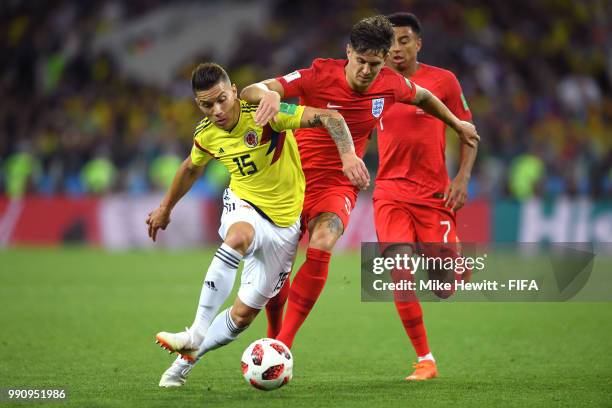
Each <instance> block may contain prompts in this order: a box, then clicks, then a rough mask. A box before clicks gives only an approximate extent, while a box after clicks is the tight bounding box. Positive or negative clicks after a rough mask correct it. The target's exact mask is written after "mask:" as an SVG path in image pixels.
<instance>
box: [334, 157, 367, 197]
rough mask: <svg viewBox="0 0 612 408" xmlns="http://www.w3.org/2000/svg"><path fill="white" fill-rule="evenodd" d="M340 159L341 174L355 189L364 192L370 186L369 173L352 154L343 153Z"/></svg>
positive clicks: (361, 162)
mask: <svg viewBox="0 0 612 408" xmlns="http://www.w3.org/2000/svg"><path fill="white" fill-rule="evenodd" d="M341 159H342V172H343V173H344V175H345V176H346V178H348V179H349V181H350V182H351V184H353V185H354V186H355V187H358V188H360V189H361V190H365V189H366V188H368V187H369V186H370V172H369V171H368V168H367V167H366V165H365V163H364V162H363V160H361V159H360V158H359V157H357V155H356V154H355V153H354V152H351V153H345V154H343V155H342V157H341Z"/></svg>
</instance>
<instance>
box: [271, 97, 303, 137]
mask: <svg viewBox="0 0 612 408" xmlns="http://www.w3.org/2000/svg"><path fill="white" fill-rule="evenodd" d="M303 114H304V106H301V105H293V104H290V103H284V102H283V103H281V106H280V111H279V112H278V114H277V115H276V116H275V117H274V120H273V121H271V122H270V126H271V127H272V129H274V130H275V131H277V132H280V131H283V130H287V129H299V128H300V122H301V121H302V115H303Z"/></svg>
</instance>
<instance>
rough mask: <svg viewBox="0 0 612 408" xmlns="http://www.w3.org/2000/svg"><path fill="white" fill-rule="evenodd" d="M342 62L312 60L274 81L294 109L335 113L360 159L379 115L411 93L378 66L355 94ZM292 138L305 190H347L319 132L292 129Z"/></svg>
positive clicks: (332, 150)
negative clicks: (295, 100)
mask: <svg viewBox="0 0 612 408" xmlns="http://www.w3.org/2000/svg"><path fill="white" fill-rule="evenodd" d="M347 62H348V61H347V60H334V59H316V60H314V61H313V63H312V66H311V67H310V68H306V69H301V70H298V71H294V72H292V73H290V74H287V75H285V76H283V77H278V78H276V79H277V80H278V81H279V82H280V83H281V84H282V85H283V88H284V92H285V97H286V98H292V97H299V98H300V102H299V103H300V105H306V106H311V107H314V108H324V109H334V110H337V111H339V112H340V114H342V116H343V117H344V119H345V120H346V123H347V125H348V127H349V129H350V131H351V134H352V136H353V141H354V143H355V152H356V153H357V155H358V156H359V157H363V154H364V153H365V150H366V147H367V143H368V139H369V137H370V134H371V133H372V130H373V129H374V127H375V126H376V123H377V122H378V120H379V119H380V118H381V117H382V115H383V113H384V112H386V111H387V110H388V109H389V108H390V107H391V106H393V105H394V104H395V103H396V102H403V103H409V102H410V101H412V100H413V99H414V96H415V92H416V89H415V86H414V84H412V82H410V81H409V80H408V79H406V78H404V77H403V76H401V75H399V74H397V73H396V72H394V71H393V70H391V69H390V68H388V67H384V68H383V69H382V70H381V71H380V73H379V74H378V76H377V77H376V79H375V80H374V82H372V84H371V85H370V87H369V88H368V90H367V91H366V92H364V93H358V92H356V91H354V90H352V89H351V88H350V86H349V84H348V82H347V81H346V77H345V73H344V67H345V66H346V64H347ZM295 135H296V139H297V142H298V146H299V150H300V157H301V160H302V168H303V169H304V173H305V174H306V190H307V191H313V190H318V189H320V188H325V186H329V185H351V183H350V181H349V180H348V179H347V178H346V177H345V176H344V174H343V173H342V162H341V160H340V156H339V155H338V149H337V147H336V144H335V143H334V141H333V139H332V138H331V136H330V135H329V133H327V131H326V130H325V129H324V128H307V129H298V130H297V131H296V132H295Z"/></svg>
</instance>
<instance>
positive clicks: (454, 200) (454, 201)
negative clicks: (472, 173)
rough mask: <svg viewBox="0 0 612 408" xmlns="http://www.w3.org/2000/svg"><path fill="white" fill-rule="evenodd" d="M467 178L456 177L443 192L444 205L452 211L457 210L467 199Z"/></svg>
mask: <svg viewBox="0 0 612 408" xmlns="http://www.w3.org/2000/svg"><path fill="white" fill-rule="evenodd" d="M468 181H469V178H468V177H464V176H462V175H457V177H455V179H454V180H453V181H452V182H451V183H450V184H449V185H448V186H447V187H446V190H445V191H444V200H445V201H444V205H445V206H446V207H448V208H451V209H452V210H453V211H457V210H459V209H460V208H461V207H463V205H464V204H465V202H466V201H467V198H468V193H467V191H468Z"/></svg>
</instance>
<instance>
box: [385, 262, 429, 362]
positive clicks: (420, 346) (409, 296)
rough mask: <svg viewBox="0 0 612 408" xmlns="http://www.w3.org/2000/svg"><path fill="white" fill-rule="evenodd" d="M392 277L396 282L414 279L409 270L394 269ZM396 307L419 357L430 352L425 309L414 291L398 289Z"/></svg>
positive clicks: (395, 297) (395, 298) (395, 294)
mask: <svg viewBox="0 0 612 408" xmlns="http://www.w3.org/2000/svg"><path fill="white" fill-rule="evenodd" d="M391 277H392V279H393V281H394V282H395V283H397V282H399V281H401V280H403V279H405V280H410V281H412V280H413V276H412V274H411V273H410V271H409V270H401V271H400V270H397V269H396V270H394V271H392V272H391ZM393 297H394V301H395V308H396V309H397V313H399V316H400V320H401V321H402V325H404V330H406V334H407V335H408V337H410V341H411V342H412V346H413V347H414V351H416V354H417V357H422V356H424V355H426V354H429V352H430V350H429V344H427V332H426V331H425V324H424V323H423V309H421V304H420V303H419V301H418V299H417V297H416V295H415V293H414V291H401V292H400V291H397V292H395V293H394V294H393Z"/></svg>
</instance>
